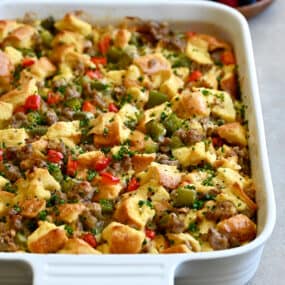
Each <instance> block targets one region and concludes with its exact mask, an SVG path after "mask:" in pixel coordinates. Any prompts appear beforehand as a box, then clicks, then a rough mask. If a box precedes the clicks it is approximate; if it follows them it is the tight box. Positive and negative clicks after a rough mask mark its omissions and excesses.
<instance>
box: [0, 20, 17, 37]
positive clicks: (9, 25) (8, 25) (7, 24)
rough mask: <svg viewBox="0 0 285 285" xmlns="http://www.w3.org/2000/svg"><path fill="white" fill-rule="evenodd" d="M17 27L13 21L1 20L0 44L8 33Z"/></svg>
mask: <svg viewBox="0 0 285 285" xmlns="http://www.w3.org/2000/svg"><path fill="white" fill-rule="evenodd" d="M17 27H19V24H18V23H17V22H16V21H14V20H1V21H0V42H2V41H3V40H4V38H6V37H7V36H8V34H9V33H10V32H12V31H13V30H15V29H16V28H17Z"/></svg>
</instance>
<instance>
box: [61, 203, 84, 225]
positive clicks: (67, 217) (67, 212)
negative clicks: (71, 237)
mask: <svg viewBox="0 0 285 285" xmlns="http://www.w3.org/2000/svg"><path fill="white" fill-rule="evenodd" d="M84 209H85V206H84V205H83V204H79V203H76V204H63V205H59V206H58V211H59V215H58V216H56V218H57V219H59V220H60V221H64V222H66V223H72V222H75V221H77V219H78V217H79V215H80V214H81V213H82V212H83V211H84Z"/></svg>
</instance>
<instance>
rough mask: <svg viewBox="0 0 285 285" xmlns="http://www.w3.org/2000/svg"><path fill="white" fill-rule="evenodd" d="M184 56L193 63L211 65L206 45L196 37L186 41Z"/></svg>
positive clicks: (205, 42) (211, 61)
mask: <svg viewBox="0 0 285 285" xmlns="http://www.w3.org/2000/svg"><path fill="white" fill-rule="evenodd" d="M186 55H187V56H188V57H189V58H190V59H191V60H193V61H195V62H197V63H199V64H203V65H208V64H213V60H212V59H211V56H210V54H209V52H208V43H207V41H204V40H203V39H201V38H198V37H196V36H193V37H190V38H189V39H188V41H187V46H186Z"/></svg>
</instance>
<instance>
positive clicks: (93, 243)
mask: <svg viewBox="0 0 285 285" xmlns="http://www.w3.org/2000/svg"><path fill="white" fill-rule="evenodd" d="M81 238H82V239H83V240H84V241H86V242H87V243H88V244H89V245H91V246H92V247H96V246H97V241H96V238H95V236H94V235H93V234H91V233H86V234H84V235H82V237H81Z"/></svg>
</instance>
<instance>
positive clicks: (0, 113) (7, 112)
mask: <svg viewBox="0 0 285 285" xmlns="http://www.w3.org/2000/svg"><path fill="white" fill-rule="evenodd" d="M12 115H13V105H12V104H10V103H6V102H1V101H0V127H1V126H2V125H3V124H4V123H5V122H7V121H8V120H9V119H11V118H12Z"/></svg>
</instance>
